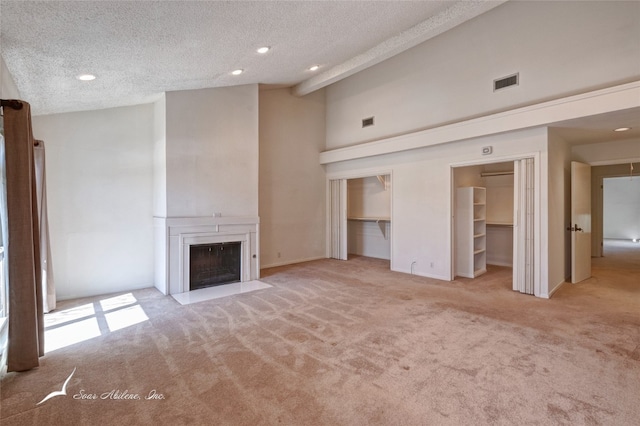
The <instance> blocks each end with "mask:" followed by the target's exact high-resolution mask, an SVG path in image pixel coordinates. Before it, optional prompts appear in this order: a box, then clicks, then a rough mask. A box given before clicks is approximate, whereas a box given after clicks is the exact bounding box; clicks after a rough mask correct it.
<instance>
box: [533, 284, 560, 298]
mask: <svg viewBox="0 0 640 426" xmlns="http://www.w3.org/2000/svg"><path fill="white" fill-rule="evenodd" d="M564 283H566V281H560V282H559V283H558V284H556V285H555V286H553V288H552V289H551V290H549V292H548V293H547V294H545V295H541V296H539V297H542V298H545V299H550V298H551V296H553V294H554V293H555V292H556V291H558V290H560V287H562V286H563V285H564Z"/></svg>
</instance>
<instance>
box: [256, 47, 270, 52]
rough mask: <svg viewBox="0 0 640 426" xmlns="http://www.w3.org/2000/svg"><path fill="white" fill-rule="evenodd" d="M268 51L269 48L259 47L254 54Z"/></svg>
mask: <svg viewBox="0 0 640 426" xmlns="http://www.w3.org/2000/svg"><path fill="white" fill-rule="evenodd" d="M269 50H271V48H270V47H269V46H264V47H261V48H260V49H258V50H256V52H258V53H267V52H268V51H269Z"/></svg>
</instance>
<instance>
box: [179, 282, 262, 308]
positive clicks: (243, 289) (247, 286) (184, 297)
mask: <svg viewBox="0 0 640 426" xmlns="http://www.w3.org/2000/svg"><path fill="white" fill-rule="evenodd" d="M269 287H272V286H271V285H269V284H267V283H263V282H262V281H258V280H253V281H245V282H242V283H231V284H224V285H218V286H215V287H207V288H201V289H199V290H193V291H187V292H185V293H178V294H172V296H173V298H174V299H176V300H177V301H178V303H180V304H181V305H189V304H191V303H198V302H204V301H205V300H212V299H219V298H221V297H228V296H233V295H236V294H242V293H249V292H250V291H255V290H262V289H264V288H269Z"/></svg>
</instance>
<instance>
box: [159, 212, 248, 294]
mask: <svg viewBox="0 0 640 426" xmlns="http://www.w3.org/2000/svg"><path fill="white" fill-rule="evenodd" d="M154 228H155V229H154V232H155V251H156V252H155V286H156V288H157V289H158V290H160V291H161V292H162V293H163V294H178V293H184V292H187V291H189V270H188V265H189V246H190V245H191V244H215V243H222V242H234V241H238V242H240V243H242V249H241V252H242V261H241V273H240V276H241V281H243V282H244V281H251V280H257V279H258V278H260V254H259V251H260V250H259V247H260V240H259V235H260V219H259V218H258V217H244V216H243V217H238V216H212V217H166V218H165V217H154Z"/></svg>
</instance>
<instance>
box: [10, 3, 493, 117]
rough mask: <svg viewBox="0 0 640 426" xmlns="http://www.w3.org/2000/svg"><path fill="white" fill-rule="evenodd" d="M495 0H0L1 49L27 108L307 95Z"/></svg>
mask: <svg viewBox="0 0 640 426" xmlns="http://www.w3.org/2000/svg"><path fill="white" fill-rule="evenodd" d="M503 2H504V0H501V1H481V0H480V1H468V0H466V1H302V0H300V1H268V0H263V1H226V2H223V1H142V0H139V1H96V0H94V1H65V2H62V1H41V2H37V1H6V0H0V28H1V32H0V42H1V44H0V48H1V53H2V57H3V58H4V60H5V63H6V65H7V68H8V69H9V71H10V72H11V74H12V76H13V77H14V80H15V83H16V85H17V87H18V89H19V91H20V94H21V96H22V97H23V98H24V99H25V100H27V101H29V102H30V103H31V105H32V110H33V113H34V114H49V113H57V112H68V111H81V110H90V109H100V108H107V107H114V106H123V105H132V104H139V103H145V102H150V101H152V100H154V99H156V98H157V96H158V95H159V94H160V93H162V92H165V91H172V90H186V89H200V88H208V87H221V86H232V85H241V84H253V83H261V84H276V85H285V86H295V91H296V92H297V93H298V94H306V93H309V92H311V91H313V90H317V89H319V88H321V87H324V86H326V85H328V84H331V83H333V82H335V81H338V80H340V79H342V78H345V77H347V76H349V75H351V74H353V73H355V72H357V71H360V70H362V69H364V68H366V67H369V66H371V65H373V64H375V63H378V62H380V61H382V60H384V59H387V58H389V57H391V56H393V55H395V54H397V53H400V52H401V51H403V50H406V49H408V48H410V47H413V46H415V45H416V44H418V43H421V42H423V41H425V40H427V39H429V38H431V37H434V36H436V35H438V34H440V33H442V32H443V31H446V30H448V29H450V28H452V27H454V26H456V25H459V24H460V23H462V22H464V21H466V20H468V19H471V18H473V17H475V16H477V15H479V14H481V13H483V12H485V11H487V10H489V9H491V8H493V7H496V6H498V5H500V4H501V3H503ZM261 46H271V47H272V49H271V51H270V52H269V53H267V54H266V55H260V54H258V53H256V49H257V48H259V47H261ZM314 64H318V65H320V69H319V70H318V71H316V72H315V73H313V72H311V71H309V70H308V68H309V67H310V66H311V65H314ZM238 68H241V69H244V70H245V72H244V73H243V74H242V75H240V76H232V75H231V71H233V70H235V69H238ZM85 73H91V74H95V75H96V76H97V79H96V80H94V81H92V82H81V81H78V80H77V79H76V76H78V75H80V74H85Z"/></svg>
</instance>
